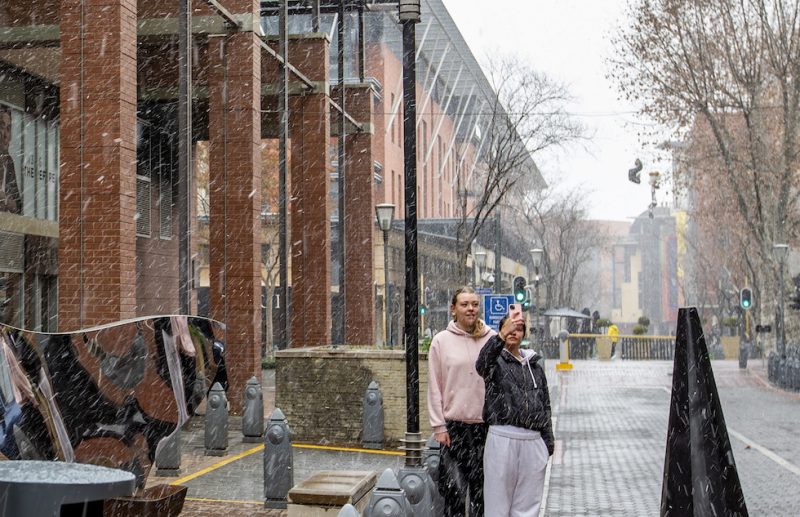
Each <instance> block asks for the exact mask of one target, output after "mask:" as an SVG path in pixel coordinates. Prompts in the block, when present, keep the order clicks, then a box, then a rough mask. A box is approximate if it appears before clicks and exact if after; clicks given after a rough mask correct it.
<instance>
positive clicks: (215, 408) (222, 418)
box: [205, 382, 228, 456]
mask: <svg viewBox="0 0 800 517" xmlns="http://www.w3.org/2000/svg"><path fill="white" fill-rule="evenodd" d="M205 443H206V456H225V454H226V453H227V452H228V397H226V396H225V390H224V389H222V385H221V384H220V383H218V382H215V383H214V385H213V386H212V387H211V391H209V392H208V404H207V405H206V435H205Z"/></svg>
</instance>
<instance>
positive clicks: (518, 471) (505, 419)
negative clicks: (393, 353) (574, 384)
mask: <svg viewBox="0 0 800 517" xmlns="http://www.w3.org/2000/svg"><path fill="white" fill-rule="evenodd" d="M524 337H525V325H524V323H523V320H522V318H521V316H520V315H518V314H515V315H514V316H512V317H509V316H506V317H505V318H503V320H502V321H501V322H500V333H499V334H497V335H496V336H492V338H491V339H489V341H488V342H487V343H486V345H485V346H484V347H483V349H482V350H481V353H480V355H479V356H478V361H477V362H476V363H475V368H476V370H477V371H478V373H480V374H481V375H482V376H483V378H484V381H485V382H486V401H485V403H484V406H483V419H484V421H485V422H486V423H487V424H488V425H489V430H488V436H487V438H486V447H485V450H484V456H483V469H484V477H485V481H484V491H483V494H484V504H485V505H486V515H487V517H536V516H537V515H538V514H539V510H540V507H541V504H542V498H543V495H544V477H545V471H546V469H547V461H548V458H549V457H550V456H551V455H552V454H553V449H554V444H555V441H554V438H553V423H552V420H551V410H550V392H549V391H548V389H547V377H545V373H544V369H543V368H542V366H541V365H540V364H539V360H540V359H541V356H539V355H538V354H537V353H536V352H533V351H531V350H523V349H521V348H520V343H521V341H522V339H523V338H524Z"/></svg>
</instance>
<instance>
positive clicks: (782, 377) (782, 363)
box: [777, 355, 786, 388]
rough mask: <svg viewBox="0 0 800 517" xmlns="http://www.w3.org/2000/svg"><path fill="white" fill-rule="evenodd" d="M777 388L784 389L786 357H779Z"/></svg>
mask: <svg viewBox="0 0 800 517" xmlns="http://www.w3.org/2000/svg"><path fill="white" fill-rule="evenodd" d="M777 370H778V386H780V387H781V388H785V387H786V355H782V356H780V358H779V359H778V368H777Z"/></svg>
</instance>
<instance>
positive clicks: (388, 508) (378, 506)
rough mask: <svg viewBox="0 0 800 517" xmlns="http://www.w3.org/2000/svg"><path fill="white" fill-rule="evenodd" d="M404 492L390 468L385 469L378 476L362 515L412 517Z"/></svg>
mask: <svg viewBox="0 0 800 517" xmlns="http://www.w3.org/2000/svg"><path fill="white" fill-rule="evenodd" d="M413 516H414V511H413V510H412V509H411V504H409V502H408V499H406V494H405V492H404V491H403V489H402V488H400V484H399V483H398V482H397V478H396V477H395V475H394V472H392V469H386V470H384V471H383V474H381V477H379V478H378V482H377V483H376V484H375V489H374V490H373V491H372V495H371V496H370V498H369V503H368V504H367V509H366V511H365V512H364V517H413Z"/></svg>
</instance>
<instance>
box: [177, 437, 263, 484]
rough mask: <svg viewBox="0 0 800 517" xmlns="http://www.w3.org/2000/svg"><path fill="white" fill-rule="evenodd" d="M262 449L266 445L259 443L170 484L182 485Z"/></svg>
mask: <svg viewBox="0 0 800 517" xmlns="http://www.w3.org/2000/svg"><path fill="white" fill-rule="evenodd" d="M262 449H264V445H259V446H257V447H253V448H252V449H249V450H246V451H244V452H240V453H239V454H237V455H235V456H231V457H230V458H225V459H224V460H222V461H218V462H217V463H214V464H213V465H211V466H209V467H206V468H204V469H200V470H198V471H197V472H194V473H192V474H189V475H188V476H184V477H182V478H180V479H176V480H175V481H173V482H172V483H170V485H182V484H183V483H185V482H187V481H191V480H192V479H194V478H198V477H200V476H202V475H204V474H208V473H209V472H211V471H212V470H216V469H218V468H220V467H224V466H225V465H227V464H228V463H233V462H234V461H237V460H240V459H242V458H244V457H245V456H250V455H251V454H254V453H256V452H258V451H260V450H262Z"/></svg>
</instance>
